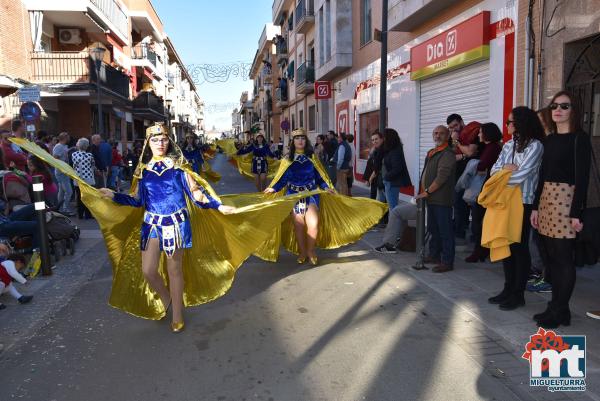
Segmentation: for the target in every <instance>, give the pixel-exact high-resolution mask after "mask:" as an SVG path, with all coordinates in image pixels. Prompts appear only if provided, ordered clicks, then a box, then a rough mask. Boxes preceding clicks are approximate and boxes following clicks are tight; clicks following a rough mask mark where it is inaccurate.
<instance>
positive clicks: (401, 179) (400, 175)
mask: <svg viewBox="0 0 600 401" xmlns="http://www.w3.org/2000/svg"><path fill="white" fill-rule="evenodd" d="M383 166H384V167H385V174H384V175H383V177H382V178H383V180H384V181H389V182H390V183H391V184H392V186H393V187H408V186H411V185H412V183H411V181H410V174H409V173H408V167H407V166H406V159H404V150H403V149H402V146H398V147H397V148H394V149H392V150H390V151H388V152H387V153H386V154H385V155H384V156H383Z"/></svg>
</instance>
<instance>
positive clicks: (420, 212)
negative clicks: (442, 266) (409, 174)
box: [413, 198, 427, 270]
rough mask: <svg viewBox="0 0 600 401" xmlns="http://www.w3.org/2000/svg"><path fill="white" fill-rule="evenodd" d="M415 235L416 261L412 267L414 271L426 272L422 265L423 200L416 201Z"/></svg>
mask: <svg viewBox="0 0 600 401" xmlns="http://www.w3.org/2000/svg"><path fill="white" fill-rule="evenodd" d="M416 231H417V233H416V237H417V238H416V253H417V261H416V262H415V265H414V266H413V269H415V270H426V269H427V266H425V264H424V263H423V260H424V259H425V199H423V198H421V199H417V230H416Z"/></svg>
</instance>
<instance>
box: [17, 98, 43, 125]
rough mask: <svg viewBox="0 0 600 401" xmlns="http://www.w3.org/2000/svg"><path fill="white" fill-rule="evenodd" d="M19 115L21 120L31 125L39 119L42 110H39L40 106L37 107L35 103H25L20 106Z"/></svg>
mask: <svg viewBox="0 0 600 401" xmlns="http://www.w3.org/2000/svg"><path fill="white" fill-rule="evenodd" d="M19 115H20V116H21V119H23V120H25V121H26V122H28V123H31V122H34V121H37V120H39V119H40V116H41V115H42V109H40V106H38V105H37V103H33V102H25V103H23V104H22V105H21V109H20V110H19Z"/></svg>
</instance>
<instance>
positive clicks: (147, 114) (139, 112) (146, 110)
mask: <svg viewBox="0 0 600 401" xmlns="http://www.w3.org/2000/svg"><path fill="white" fill-rule="evenodd" d="M131 103H132V105H133V114H134V115H136V116H139V117H142V118H144V119H146V120H151V121H164V120H165V119H166V117H167V116H166V114H165V106H164V104H163V100H162V99H161V98H160V97H158V96H156V95H155V94H154V93H153V92H140V94H139V95H138V96H137V97H136V98H135V99H133V101H132V102H131Z"/></svg>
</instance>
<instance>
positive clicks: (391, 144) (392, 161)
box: [381, 128, 412, 210]
mask: <svg viewBox="0 0 600 401" xmlns="http://www.w3.org/2000/svg"><path fill="white" fill-rule="evenodd" d="M381 177H382V179H383V186H384V188H385V198H386V200H387V203H388V205H389V208H390V210H392V209H393V208H394V207H396V206H397V205H398V195H399V193H400V188H402V187H408V186H410V185H412V184H411V181H410V175H409V174H408V168H407V167H406V159H405V158H404V150H403V148H402V142H401V141H400V136H399V135H398V132H396V130H394V129H391V128H386V129H385V131H384V133H383V166H382V169H381Z"/></svg>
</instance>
